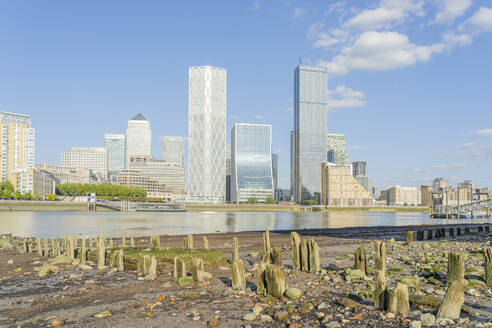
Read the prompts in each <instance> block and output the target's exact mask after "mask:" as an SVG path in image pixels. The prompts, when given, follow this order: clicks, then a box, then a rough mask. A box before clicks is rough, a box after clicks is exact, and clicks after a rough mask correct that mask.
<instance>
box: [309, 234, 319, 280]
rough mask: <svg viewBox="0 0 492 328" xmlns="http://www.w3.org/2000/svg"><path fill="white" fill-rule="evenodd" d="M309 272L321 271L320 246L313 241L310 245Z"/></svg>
mask: <svg viewBox="0 0 492 328" xmlns="http://www.w3.org/2000/svg"><path fill="white" fill-rule="evenodd" d="M308 246H309V248H308V251H309V272H311V273H316V272H320V271H321V263H320V260H319V246H318V243H316V242H315V241H314V239H311V240H310V242H309V244H308Z"/></svg>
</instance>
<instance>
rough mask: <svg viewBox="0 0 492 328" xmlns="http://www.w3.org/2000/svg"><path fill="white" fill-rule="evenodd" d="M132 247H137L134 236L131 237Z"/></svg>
mask: <svg viewBox="0 0 492 328" xmlns="http://www.w3.org/2000/svg"><path fill="white" fill-rule="evenodd" d="M130 247H135V238H133V236H130Z"/></svg>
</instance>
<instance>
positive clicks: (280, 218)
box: [0, 212, 487, 238]
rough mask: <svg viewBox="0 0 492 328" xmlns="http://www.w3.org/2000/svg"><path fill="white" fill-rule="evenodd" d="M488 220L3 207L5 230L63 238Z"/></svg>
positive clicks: (0, 226)
mask: <svg viewBox="0 0 492 328" xmlns="http://www.w3.org/2000/svg"><path fill="white" fill-rule="evenodd" d="M486 221H487V220H477V219H475V220H473V221H471V220H447V221H446V220H432V219H430V218H429V216H428V214H421V213H370V212H331V213H320V212H313V213H305V212H303V213H299V212H297V213H290V212H278V213H275V212H186V213H107V212H105V213H76V212H0V233H9V232H12V233H14V234H17V235H23V236H39V237H43V238H47V237H61V236H64V235H67V234H76V235H85V236H96V235H98V234H103V235H105V236H107V237H119V236H121V235H122V234H123V233H126V234H128V235H129V234H133V235H134V236H148V235H150V234H161V235H163V234H168V235H182V234H188V233H213V232H239V231H258V230H264V229H265V228H269V229H270V230H300V229H321V228H343V227H357V226H378V225H383V226H396V225H415V224H441V223H458V222H459V223H466V222H486Z"/></svg>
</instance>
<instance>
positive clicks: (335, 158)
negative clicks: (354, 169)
mask: <svg viewBox="0 0 492 328" xmlns="http://www.w3.org/2000/svg"><path fill="white" fill-rule="evenodd" d="M326 143H327V147H328V148H327V149H328V151H327V153H328V162H330V163H333V164H335V165H338V166H345V165H348V155H347V151H346V150H347V148H346V146H345V135H344V134H338V133H328V134H327V135H326Z"/></svg>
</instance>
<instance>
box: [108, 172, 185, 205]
mask: <svg viewBox="0 0 492 328" xmlns="http://www.w3.org/2000/svg"><path fill="white" fill-rule="evenodd" d="M115 183H116V185H118V186H127V187H130V188H142V189H145V191H147V197H150V198H162V199H163V200H164V201H166V202H175V201H176V200H177V199H176V195H175V194H173V193H172V192H171V191H170V190H169V189H168V188H167V187H166V186H165V185H164V184H162V183H159V182H158V181H156V180H155V179H152V178H151V177H148V176H146V175H144V174H142V172H141V171H140V170H137V169H124V170H122V171H120V172H119V173H118V174H117V175H116V177H115Z"/></svg>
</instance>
